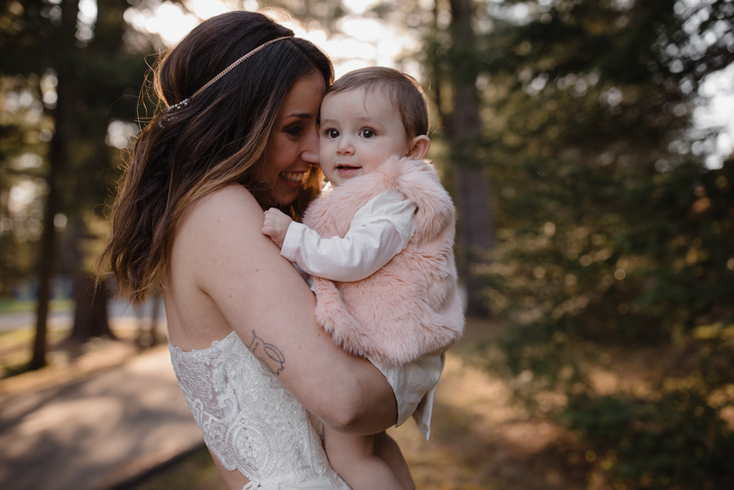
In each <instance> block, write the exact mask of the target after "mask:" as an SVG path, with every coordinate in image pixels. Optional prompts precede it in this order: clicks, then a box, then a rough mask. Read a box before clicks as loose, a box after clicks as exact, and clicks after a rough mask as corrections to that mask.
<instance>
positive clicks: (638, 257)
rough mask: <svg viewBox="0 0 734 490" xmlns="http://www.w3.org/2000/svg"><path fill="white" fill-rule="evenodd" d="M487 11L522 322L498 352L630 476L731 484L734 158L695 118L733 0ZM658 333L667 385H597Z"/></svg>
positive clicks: (622, 478)
mask: <svg viewBox="0 0 734 490" xmlns="http://www.w3.org/2000/svg"><path fill="white" fill-rule="evenodd" d="M480 11H481V15H480V17H481V18H483V19H484V22H485V24H486V25H487V26H491V27H490V28H489V29H488V31H487V32H486V34H485V35H483V36H481V37H480V39H478V41H477V43H478V44H480V45H481V46H482V48H481V49H482V50H483V52H484V55H483V57H482V58H481V60H482V63H481V66H480V68H479V71H480V75H479V80H483V82H482V83H483V84H484V86H485V87H486V88H485V89H484V90H482V114H483V115H484V122H485V132H484V138H485V141H486V147H485V151H486V155H487V160H486V161H487V164H488V171H489V174H490V176H491V178H492V181H493V182H494V185H495V186H496V188H497V189H498V193H497V200H498V206H497V210H498V215H497V220H498V232H497V235H498V248H497V250H496V252H495V254H494V255H493V261H492V262H487V265H486V269H485V272H486V273H485V284H486V285H487V288H486V289H485V291H486V295H487V298H488V299H489V300H490V304H491V306H492V308H493V311H495V312H496V313H497V314H503V315H506V316H507V318H509V319H510V320H511V321H512V322H513V324H512V326H511V328H510V329H509V331H508V334H507V336H506V337H505V338H504V340H503V342H502V343H501V344H500V347H501V351H500V352H499V353H498V356H490V359H491V362H488V365H489V366H490V367H492V368H495V369H498V370H499V371H500V372H503V373H505V374H507V375H508V376H509V377H510V378H511V379H513V380H514V381H513V382H514V384H515V386H517V387H518V394H521V395H524V396H525V399H526V401H527V402H528V404H529V405H530V406H534V407H535V408H536V409H538V412H537V413H539V414H545V415H550V416H553V417H556V418H557V420H559V421H562V422H563V423H565V424H567V426H568V427H570V428H571V429H573V430H575V431H576V432H577V433H578V434H579V435H580V436H581V437H582V439H584V440H585V441H586V442H587V443H589V444H590V447H591V448H593V454H594V455H595V456H594V458H596V455H599V458H598V460H596V464H598V465H600V467H601V468H603V469H604V471H605V472H606V473H607V475H608V476H609V478H610V480H611V482H612V483H614V485H616V486H617V487H618V488H638V487H640V486H648V487H650V488H663V487H665V488H671V487H672V488H725V487H727V486H729V485H731V484H732V482H733V481H734V480H733V479H734V470H732V467H731V465H729V464H728V463H727V457H726V454H728V453H729V451H731V449H732V447H734V436H732V433H731V429H730V426H728V425H727V422H726V420H727V419H726V417H727V416H728V415H727V413H728V411H729V410H731V407H732V402H734V397H732V396H731V391H730V388H729V387H730V386H732V383H733V382H734V378H733V377H732V374H731V373H732V370H731V366H732V363H733V361H734V345H732V344H731V341H730V340H725V339H726V338H729V337H728V335H730V334H731V333H732V332H734V323H733V321H734V303H733V302H732V298H733V297H734V295H732V293H734V238H733V237H734V233H732V231H734V213H733V212H732V209H734V207H733V206H732V205H733V204H734V202H733V199H734V192H732V183H733V182H734V181H733V180H732V179H734V161H732V160H731V159H730V160H727V161H725V162H723V164H722V166H721V168H713V169H712V168H707V167H706V165H705V161H706V157H707V155H709V154H711V153H712V151H713V148H714V145H713V142H714V138H715V131H704V130H700V129H697V128H696V127H695V126H694V125H693V121H692V111H693V109H694V108H695V107H696V106H697V105H699V104H700V103H701V102H702V101H701V100H700V99H701V97H700V95H699V92H698V89H699V87H700V86H701V83H702V81H703V80H704V79H705V78H706V76H707V75H709V74H711V73H714V72H717V71H719V70H722V69H724V68H725V67H727V66H729V65H730V64H731V62H732V60H733V59H734V36H732V34H731V26H732V19H733V18H734V5H732V3H731V2H726V1H714V0H712V1H702V2H697V3H695V4H691V3H686V2H677V1H673V0H663V1H642V0H640V1H636V2H618V1H604V0H595V1H591V0H586V1H583V2H570V1H551V0H545V1H538V2H504V3H498V4H495V3H489V2H488V3H486V4H481V5H480ZM650 346H654V347H655V348H656V349H658V350H656V351H655V352H656V354H657V355H664V356H666V357H665V359H661V360H660V362H659V363H658V365H657V367H658V368H659V369H660V370H661V371H662V372H664V373H665V376H666V378H665V379H658V380H657V381H653V382H651V386H650V387H649V390H650V391H649V392H646V393H642V392H639V391H634V390H632V389H629V390H625V389H621V390H620V391H619V392H616V393H615V394H604V393H602V392H600V391H599V390H598V389H597V387H596V385H595V384H594V382H593V379H592V376H591V374H592V373H594V372H598V370H599V369H605V368H607V367H609V366H610V363H611V362H613V361H614V360H615V359H617V360H618V359H620V358H623V357H624V355H625V354H627V353H629V352H631V351H634V350H639V349H641V348H643V347H650ZM505 368H506V369H507V370H506V371H503V369H505ZM548 394H555V395H556V396H557V395H562V396H561V397H560V398H555V399H556V400H562V401H561V402H558V403H555V404H554V403H550V402H548V399H549V398H547V397H544V395H548ZM541 401H542V402H541Z"/></svg>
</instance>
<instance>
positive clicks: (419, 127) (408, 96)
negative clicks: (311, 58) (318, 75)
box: [327, 66, 429, 138]
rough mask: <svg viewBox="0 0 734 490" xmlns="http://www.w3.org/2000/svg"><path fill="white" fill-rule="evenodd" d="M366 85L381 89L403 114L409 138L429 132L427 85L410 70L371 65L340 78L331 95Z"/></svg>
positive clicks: (367, 88)
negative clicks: (410, 73) (411, 74)
mask: <svg viewBox="0 0 734 490" xmlns="http://www.w3.org/2000/svg"><path fill="white" fill-rule="evenodd" d="M358 88H363V89H364V90H365V92H369V91H371V90H377V89H379V90H381V91H382V92H383V93H384V94H385V95H386V96H387V97H388V98H389V99H390V103H391V104H392V105H393V107H395V109H397V111H398V112H399V113H400V117H401V119H402V121H403V126H404V127H405V132H406V133H407V134H408V138H414V137H416V136H420V135H426V136H427V135H428V129H429V126H428V104H427V103H426V96H425V94H424V93H423V88H422V87H421V86H420V84H419V83H418V82H417V81H416V79H415V78H413V77H411V76H410V75H408V74H407V73H403V72H402V71H400V70H396V69H394V68H388V67H385V66H370V67H367V68H360V69H358V70H354V71H350V72H349V73H347V74H346V75H344V76H342V77H341V78H339V79H338V80H337V81H336V82H334V84H333V85H332V86H331V87H330V88H329V90H328V91H327V95H329V94H335V93H339V92H348V91H350V90H355V89H358Z"/></svg>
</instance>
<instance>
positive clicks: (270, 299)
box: [175, 186, 397, 434]
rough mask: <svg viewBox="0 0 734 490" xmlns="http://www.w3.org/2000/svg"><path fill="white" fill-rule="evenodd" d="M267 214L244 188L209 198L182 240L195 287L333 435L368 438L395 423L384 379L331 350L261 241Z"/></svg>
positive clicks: (294, 282) (274, 253)
mask: <svg viewBox="0 0 734 490" xmlns="http://www.w3.org/2000/svg"><path fill="white" fill-rule="evenodd" d="M262 223H263V212H262V210H261V209H260V207H259V205H258V204H257V202H256V201H255V200H254V198H253V197H252V196H251V195H250V194H249V193H248V192H247V191H246V190H245V189H244V188H242V187H240V186H230V187H227V188H225V189H223V190H220V191H217V192H216V193H214V194H213V195H210V196H207V197H206V198H204V199H202V200H201V201H200V202H198V203H197V204H196V205H195V206H194V209H192V210H191V211H190V212H189V213H188V215H187V217H186V220H185V222H184V223H182V226H180V227H179V230H178V234H177V237H176V244H175V246H176V247H177V248H179V247H185V249H184V253H183V255H184V256H187V257H197V260H195V261H193V262H195V264H192V265H191V266H190V267H191V268H192V270H193V277H194V281H195V282H196V284H197V285H198V287H199V288H200V289H201V290H202V291H203V292H204V293H206V294H207V295H208V296H209V297H210V298H211V299H212V300H213V301H214V303H215V304H216V306H217V308H218V310H219V311H221V313H222V314H223V315H224V318H226V321H227V323H229V325H230V326H231V327H232V328H233V329H234V330H235V331H236V332H237V334H238V335H239V336H240V338H241V339H242V341H243V342H244V343H245V345H247V346H248V347H249V348H250V350H251V351H252V352H253V353H254V354H255V356H257V357H258V358H259V359H260V360H261V361H262V362H263V363H264V364H265V365H266V366H268V367H269V368H270V369H271V370H272V371H273V372H274V373H275V374H276V375H277V377H278V379H279V380H280V381H281V382H282V383H283V384H284V385H285V387H286V388H287V389H288V390H289V391H290V392H291V393H292V394H293V395H294V396H295V397H296V398H297V399H298V400H299V401H300V402H301V403H303V405H304V406H305V407H306V408H307V409H308V410H309V411H311V412H312V413H314V414H315V415H317V416H318V417H319V418H320V419H321V420H322V421H323V422H324V423H325V424H327V425H328V426H330V427H332V428H333V429H335V430H338V431H341V432H348V433H353V434H369V433H376V432H379V431H382V430H384V429H385V428H387V427H389V426H391V425H393V424H394V423H395V421H396V419H397V408H396V404H395V398H394V395H393V392H392V389H391V388H390V385H389V384H388V382H387V380H386V379H385V377H384V376H383V375H382V374H381V373H380V371H379V370H378V369H377V368H375V367H374V366H373V365H372V364H371V363H370V362H369V361H366V360H364V359H361V358H358V357H355V356H351V355H349V354H347V353H345V352H344V351H343V350H342V349H341V348H340V347H338V346H336V345H334V344H333V343H332V342H331V338H330V337H329V335H328V334H326V333H325V332H324V331H323V330H322V329H321V328H320V327H319V326H318V325H317V324H316V321H315V317H314V307H315V299H314V296H313V294H312V293H311V291H310V290H309V289H308V287H307V286H306V284H305V283H304V281H303V280H302V279H301V277H300V276H299V275H298V273H297V272H296V270H295V268H294V267H293V266H292V265H291V264H290V263H289V262H288V261H287V260H285V259H284V258H283V257H281V256H280V254H279V250H278V247H277V246H276V245H275V244H273V242H272V241H271V240H270V239H269V238H268V237H266V236H264V235H263V234H262V233H261V228H262Z"/></svg>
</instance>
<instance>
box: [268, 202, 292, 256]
mask: <svg viewBox="0 0 734 490" xmlns="http://www.w3.org/2000/svg"><path fill="white" fill-rule="evenodd" d="M291 221H293V220H292V219H291V218H290V216H288V215H287V214H284V213H283V212H281V211H280V210H278V209H275V208H270V209H268V210H267V211H265V221H264V222H263V234H265V235H267V236H269V237H270V239H271V240H273V241H274V242H275V244H276V245H277V246H278V248H283V240H285V234H286V232H287V231H288V227H289V226H290V224H291Z"/></svg>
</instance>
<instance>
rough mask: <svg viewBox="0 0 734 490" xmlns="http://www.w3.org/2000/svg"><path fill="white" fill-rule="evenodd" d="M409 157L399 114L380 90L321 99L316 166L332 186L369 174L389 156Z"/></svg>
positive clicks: (334, 95) (351, 92)
mask: <svg viewBox="0 0 734 490" xmlns="http://www.w3.org/2000/svg"><path fill="white" fill-rule="evenodd" d="M408 153H409V144H408V135H407V134H406V132H405V127H404V126H403V121H402V119H401V117H400V114H399V113H398V111H397V109H396V108H395V107H393V105H392V104H391V103H390V100H389V99H388V98H387V97H384V96H383V95H382V93H381V92H380V91H379V90H376V91H369V92H366V91H365V90H364V89H361V88H360V89H354V90H349V91H347V92H339V93H335V94H327V95H326V97H324V100H323V102H322V103H321V125H320V128H319V163H320V165H321V170H322V171H323V172H324V175H325V176H326V178H327V179H329V181H330V182H331V183H332V184H333V185H339V184H341V183H342V182H344V181H345V180H348V179H351V178H354V177H357V176H360V175H364V174H366V173H369V172H372V171H373V170H375V169H376V168H377V167H379V166H380V164H381V163H382V162H384V161H385V160H386V159H387V158H388V157H390V156H393V155H397V156H399V157H404V156H407V155H408Z"/></svg>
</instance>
